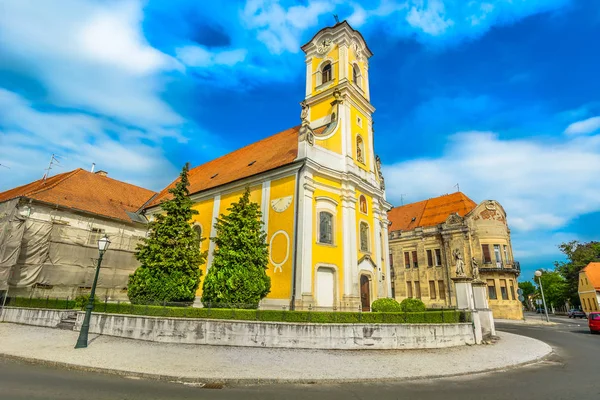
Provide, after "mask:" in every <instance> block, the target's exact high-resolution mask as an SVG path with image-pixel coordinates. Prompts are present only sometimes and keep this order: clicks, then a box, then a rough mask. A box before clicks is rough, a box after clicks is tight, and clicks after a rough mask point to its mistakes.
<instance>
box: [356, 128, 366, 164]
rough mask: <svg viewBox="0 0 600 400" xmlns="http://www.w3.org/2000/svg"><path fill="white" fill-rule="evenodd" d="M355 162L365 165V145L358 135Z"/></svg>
mask: <svg viewBox="0 0 600 400" xmlns="http://www.w3.org/2000/svg"><path fill="white" fill-rule="evenodd" d="M356 161H358V162H359V163H363V164H364V163H365V143H364V142H363V139H362V137H360V135H359V136H357V137H356Z"/></svg>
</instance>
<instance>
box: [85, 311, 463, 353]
mask: <svg viewBox="0 0 600 400" xmlns="http://www.w3.org/2000/svg"><path fill="white" fill-rule="evenodd" d="M83 318H84V313H83V312H80V313H79V314H78V316H77V322H76V324H75V330H79V329H80V328H81V324H82V323H83ZM89 332H90V333H98V334H102V335H109V336H118V337H124V338H130V339H138V340H146V341H153V342H163V343H185V344H205V345H219V346H243V347H274V348H304V349H351V350H359V349H417V348H420V349H424V348H441V347H451V346H462V345H472V344H475V335H474V330H473V324H471V323H459V324H307V323H285V322H261V321H260V322H259V321H232V320H214V319H197V318H162V317H147V316H137V315H122V314H104V313H97V314H96V313H95V314H92V318H91V321H90V331H89Z"/></svg>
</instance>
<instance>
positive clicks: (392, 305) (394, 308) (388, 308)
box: [371, 298, 402, 312]
mask: <svg viewBox="0 0 600 400" xmlns="http://www.w3.org/2000/svg"><path fill="white" fill-rule="evenodd" d="M371 311H373V312H400V311H402V309H401V308H400V303H398V302H397V301H396V300H395V299H388V298H385V299H377V300H375V301H374V302H373V304H371Z"/></svg>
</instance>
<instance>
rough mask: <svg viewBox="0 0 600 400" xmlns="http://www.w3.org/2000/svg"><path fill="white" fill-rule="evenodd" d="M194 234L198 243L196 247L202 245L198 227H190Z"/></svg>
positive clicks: (200, 228)
mask: <svg viewBox="0 0 600 400" xmlns="http://www.w3.org/2000/svg"><path fill="white" fill-rule="evenodd" d="M192 229H193V230H194V233H195V234H196V240H197V241H198V246H200V245H201V244H202V227H201V226H200V225H194V226H193V227H192Z"/></svg>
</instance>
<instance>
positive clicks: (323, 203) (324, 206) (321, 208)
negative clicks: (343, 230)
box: [315, 196, 338, 246]
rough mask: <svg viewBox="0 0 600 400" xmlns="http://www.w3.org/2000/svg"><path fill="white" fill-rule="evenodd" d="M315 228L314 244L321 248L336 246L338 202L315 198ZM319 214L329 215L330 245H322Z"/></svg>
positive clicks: (328, 198) (322, 197)
mask: <svg viewBox="0 0 600 400" xmlns="http://www.w3.org/2000/svg"><path fill="white" fill-rule="evenodd" d="M315 201H316V206H315V226H316V233H317V237H316V240H315V241H316V243H317V244H319V245H321V246H337V239H338V238H337V235H336V234H335V229H336V224H337V214H338V212H337V207H338V202H337V201H335V200H334V199H332V198H331V197H326V196H319V197H316V198H315ZM321 212H328V213H330V214H331V216H332V218H331V243H322V242H320V241H319V240H320V239H321Z"/></svg>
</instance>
